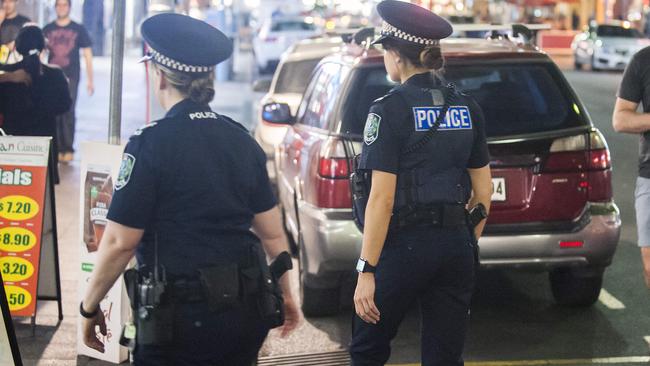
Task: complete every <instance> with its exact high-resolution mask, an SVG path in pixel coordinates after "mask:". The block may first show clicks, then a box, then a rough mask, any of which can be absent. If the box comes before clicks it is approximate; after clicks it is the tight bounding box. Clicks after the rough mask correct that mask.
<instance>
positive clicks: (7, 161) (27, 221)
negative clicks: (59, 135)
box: [0, 136, 51, 316]
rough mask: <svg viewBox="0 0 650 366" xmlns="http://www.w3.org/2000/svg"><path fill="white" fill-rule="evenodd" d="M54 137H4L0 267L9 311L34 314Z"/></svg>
mask: <svg viewBox="0 0 650 366" xmlns="http://www.w3.org/2000/svg"><path fill="white" fill-rule="evenodd" d="M50 141H51V139H50V138H49V137H23V136H20V137H18V136H3V137H0V272H1V273H2V278H3V280H4V288H5V292H6V297H7V302H8V304H9V310H10V311H11V314H12V315H14V316H35V312H36V298H37V289H38V273H39V263H40V257H41V242H42V241H41V240H42V234H43V213H44V211H45V210H44V208H45V189H46V187H47V175H48V170H47V169H48V166H47V165H48V158H49V151H50Z"/></svg>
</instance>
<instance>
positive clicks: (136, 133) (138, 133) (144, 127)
mask: <svg viewBox="0 0 650 366" xmlns="http://www.w3.org/2000/svg"><path fill="white" fill-rule="evenodd" d="M157 124H158V122H151V123H149V124H148V125H144V126H142V127H140V128H138V129H137V130H135V132H134V133H133V136H140V135H142V132H143V131H144V130H146V129H147V128H151V127H153V126H155V125H157Z"/></svg>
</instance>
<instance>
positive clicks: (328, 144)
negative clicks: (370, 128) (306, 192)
mask: <svg viewBox="0 0 650 366" xmlns="http://www.w3.org/2000/svg"><path fill="white" fill-rule="evenodd" d="M349 158H352V156H349V155H348V154H346V151H345V148H344V146H343V142H342V141H341V140H339V139H338V138H329V139H327V140H325V141H324V142H323V144H322V145H321V148H320V151H319V153H318V166H317V168H316V169H315V170H316V171H315V172H314V173H313V174H312V177H311V178H312V185H313V187H314V193H315V194H314V201H315V202H314V204H315V205H316V206H317V207H322V208H350V207H352V195H351V194H350V184H349V181H348V178H349V177H350V169H351V166H352V164H351V161H350V160H348V159H349Z"/></svg>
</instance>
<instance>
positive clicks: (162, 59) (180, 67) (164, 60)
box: [149, 47, 214, 73]
mask: <svg viewBox="0 0 650 366" xmlns="http://www.w3.org/2000/svg"><path fill="white" fill-rule="evenodd" d="M149 50H150V51H151V57H152V58H153V60H154V62H156V63H157V64H160V65H163V66H166V67H168V68H170V69H172V70H176V71H181V72H196V73H202V72H210V71H212V70H214V66H193V65H187V64H184V63H182V62H178V61H176V60H172V59H171V58H169V57H167V56H165V55H163V54H162V53H160V52H158V51H156V50H154V49H153V48H151V47H149Z"/></svg>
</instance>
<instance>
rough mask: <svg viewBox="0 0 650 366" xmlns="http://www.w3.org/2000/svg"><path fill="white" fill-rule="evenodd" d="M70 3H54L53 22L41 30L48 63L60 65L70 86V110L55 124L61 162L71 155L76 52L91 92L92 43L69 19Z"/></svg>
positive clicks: (78, 67)
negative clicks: (54, 14) (82, 56)
mask: <svg viewBox="0 0 650 366" xmlns="http://www.w3.org/2000/svg"><path fill="white" fill-rule="evenodd" d="M71 1H72V0H56V3H55V8H56V15H57V19H56V21H54V22H52V23H50V24H48V25H46V26H45V28H43V33H44V34H45V38H47V41H48V45H47V46H48V49H49V51H50V57H49V63H51V64H54V65H57V66H60V67H61V68H62V69H63V72H64V73H65V76H67V77H68V80H69V86H70V97H71V98H72V107H71V108H70V111H69V112H68V113H66V114H64V115H63V116H61V118H60V119H59V123H58V144H59V154H60V156H59V159H60V161H63V162H69V161H71V160H72V158H73V155H72V153H73V152H74V149H73V147H72V146H73V143H74V133H75V123H76V117H75V106H76V102H77V89H78V87H79V74H80V71H81V62H80V59H79V51H80V50H81V52H83V55H84V60H85V62H86V88H87V90H88V94H89V95H92V94H93V93H94V91H95V87H94V85H93V61H92V59H93V51H92V48H91V46H92V42H91V40H90V36H89V35H88V32H87V31H86V29H85V28H84V27H83V26H82V25H81V24H79V23H76V22H74V21H72V19H70V7H71Z"/></svg>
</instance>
